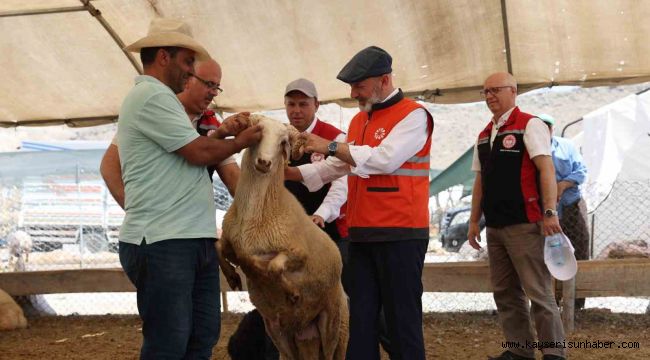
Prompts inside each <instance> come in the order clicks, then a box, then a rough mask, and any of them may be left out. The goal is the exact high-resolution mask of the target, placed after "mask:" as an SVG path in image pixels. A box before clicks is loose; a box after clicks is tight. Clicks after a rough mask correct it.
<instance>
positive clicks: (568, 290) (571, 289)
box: [562, 277, 576, 335]
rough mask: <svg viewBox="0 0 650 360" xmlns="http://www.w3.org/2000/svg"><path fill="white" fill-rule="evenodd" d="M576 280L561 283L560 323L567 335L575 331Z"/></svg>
mask: <svg viewBox="0 0 650 360" xmlns="http://www.w3.org/2000/svg"><path fill="white" fill-rule="evenodd" d="M575 303H576V278H575V277H573V278H572V279H571V280H567V281H564V282H562V323H563V324H564V332H565V333H566V334H567V335H568V334H570V333H572V332H573V330H575V322H574V316H575Z"/></svg>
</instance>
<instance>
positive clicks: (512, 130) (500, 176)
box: [477, 108, 542, 227]
mask: <svg viewBox="0 0 650 360" xmlns="http://www.w3.org/2000/svg"><path fill="white" fill-rule="evenodd" d="M533 117H534V116H533V115H530V114H526V113H523V112H521V111H519V108H515V109H514V110H513V111H512V114H510V117H509V118H508V120H507V121H506V122H505V123H504V124H503V125H502V126H501V127H500V128H499V131H498V132H497V134H496V137H495V138H494V142H493V144H492V146H490V134H491V132H492V126H493V125H494V123H493V122H492V121H490V123H489V124H488V125H487V127H486V128H485V129H484V130H483V131H482V132H481V133H480V134H479V136H478V143H477V149H478V156H479V160H480V162H481V184H482V187H483V197H482V199H481V208H482V209H483V214H484V215H485V223H486V225H487V226H489V227H503V226H508V225H514V224H522V223H532V222H537V221H540V220H541V219H542V211H541V206H540V204H541V199H540V196H539V183H538V182H539V179H538V172H537V168H536V167H535V164H534V163H533V161H532V160H531V159H530V156H529V155H528V151H527V150H526V146H525V144H524V132H525V130H526V125H528V121H529V120H530V119H531V118H533Z"/></svg>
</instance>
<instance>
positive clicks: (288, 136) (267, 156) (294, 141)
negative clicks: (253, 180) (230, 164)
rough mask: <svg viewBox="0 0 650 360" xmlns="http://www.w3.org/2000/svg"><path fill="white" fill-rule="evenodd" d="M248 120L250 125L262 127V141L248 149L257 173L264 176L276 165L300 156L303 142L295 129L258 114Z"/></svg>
mask: <svg viewBox="0 0 650 360" xmlns="http://www.w3.org/2000/svg"><path fill="white" fill-rule="evenodd" d="M249 119H250V122H251V125H255V124H261V125H262V140H261V141H260V142H259V143H258V144H257V145H254V146H251V147H250V149H249V155H250V156H251V158H250V160H251V161H252V162H253V164H252V165H253V166H254V167H255V169H256V170H257V171H259V172H260V173H263V174H266V173H268V172H270V171H271V169H275V168H276V167H277V166H278V165H280V164H286V162H287V161H288V159H289V156H291V158H292V159H294V160H297V159H299V158H300V157H301V156H302V154H303V150H302V147H303V145H304V141H302V140H301V139H300V138H299V135H300V132H299V131H298V130H297V129H296V128H294V127H293V126H291V125H288V124H283V123H281V122H280V121H278V120H275V119H272V118H270V117H266V116H263V115H258V114H253V115H251V116H250V117H249ZM282 168H284V167H282Z"/></svg>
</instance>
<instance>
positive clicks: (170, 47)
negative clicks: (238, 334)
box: [117, 18, 261, 359]
mask: <svg viewBox="0 0 650 360" xmlns="http://www.w3.org/2000/svg"><path fill="white" fill-rule="evenodd" d="M126 49H127V50H129V51H133V52H139V53H140V59H141V61H142V65H143V68H144V75H141V76H138V77H136V79H135V86H134V87H133V89H132V90H131V91H130V92H129V94H128V95H127V96H126V98H125V99H124V102H123V103H122V107H121V109H120V113H119V119H118V130H117V143H118V144H119V147H118V151H119V159H120V162H121V170H122V180H123V183H124V200H125V203H124V209H125V211H126V215H125V217H124V222H123V224H122V227H121V229H120V243H119V246H120V249H119V252H120V263H121V264H122V268H123V269H124V271H125V272H126V274H127V276H128V277H129V279H130V280H131V281H132V282H133V284H134V285H135V287H136V289H137V297H138V312H139V314H140V317H141V318H142V322H143V326H142V335H143V337H144V341H143V344H142V349H141V352H140V358H141V359H209V358H210V357H211V354H212V348H213V347H214V345H215V344H216V343H217V340H218V338H219V331H220V325H221V324H220V321H221V319H220V312H221V309H220V307H221V306H220V301H219V299H220V297H219V296H220V292H219V291H220V289H219V266H218V261H217V254H216V251H215V246H214V242H215V240H216V231H217V229H216V219H215V207H214V201H213V198H212V185H211V182H210V180H209V179H208V176H206V166H207V165H214V164H218V163H220V162H221V161H223V160H224V159H226V158H227V157H228V156H230V155H232V154H233V153H236V152H238V151H240V150H241V149H243V148H245V147H248V146H250V145H251V144H254V143H256V142H258V141H259V139H260V137H261V131H260V130H261V129H260V128H259V127H257V126H256V127H249V128H247V129H245V130H241V129H240V130H241V131H240V132H238V133H237V134H231V135H236V137H235V139H234V140H217V139H214V138H210V137H208V136H200V135H199V134H198V133H197V132H196V131H195V130H194V128H192V125H191V123H190V122H189V121H188V117H187V114H186V112H185V110H184V109H183V105H182V104H181V102H180V101H179V100H178V98H177V97H176V94H177V93H180V92H181V91H183V89H184V87H185V84H186V82H187V80H188V79H189V78H190V76H193V71H194V68H193V67H194V61H195V58H198V59H201V60H207V59H210V56H209V55H208V53H207V52H206V51H205V49H204V48H203V47H202V46H201V45H200V44H199V43H198V42H196V41H195V40H194V39H193V38H192V35H191V32H190V29H189V26H187V25H186V24H184V23H183V22H181V21H178V20H173V19H163V18H158V19H154V20H153V21H152V22H151V25H150V28H149V33H148V35H147V36H146V37H144V38H142V39H140V40H138V41H137V42H135V43H134V44H132V45H130V46H128V47H127V48H126Z"/></svg>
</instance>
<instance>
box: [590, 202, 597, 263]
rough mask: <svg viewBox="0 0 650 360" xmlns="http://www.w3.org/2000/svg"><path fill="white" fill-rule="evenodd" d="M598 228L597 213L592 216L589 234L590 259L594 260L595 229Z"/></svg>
mask: <svg viewBox="0 0 650 360" xmlns="http://www.w3.org/2000/svg"><path fill="white" fill-rule="evenodd" d="M595 228H596V213H592V214H591V234H589V235H590V236H589V238H590V239H589V258H590V259H593V258H594V229H595Z"/></svg>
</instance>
